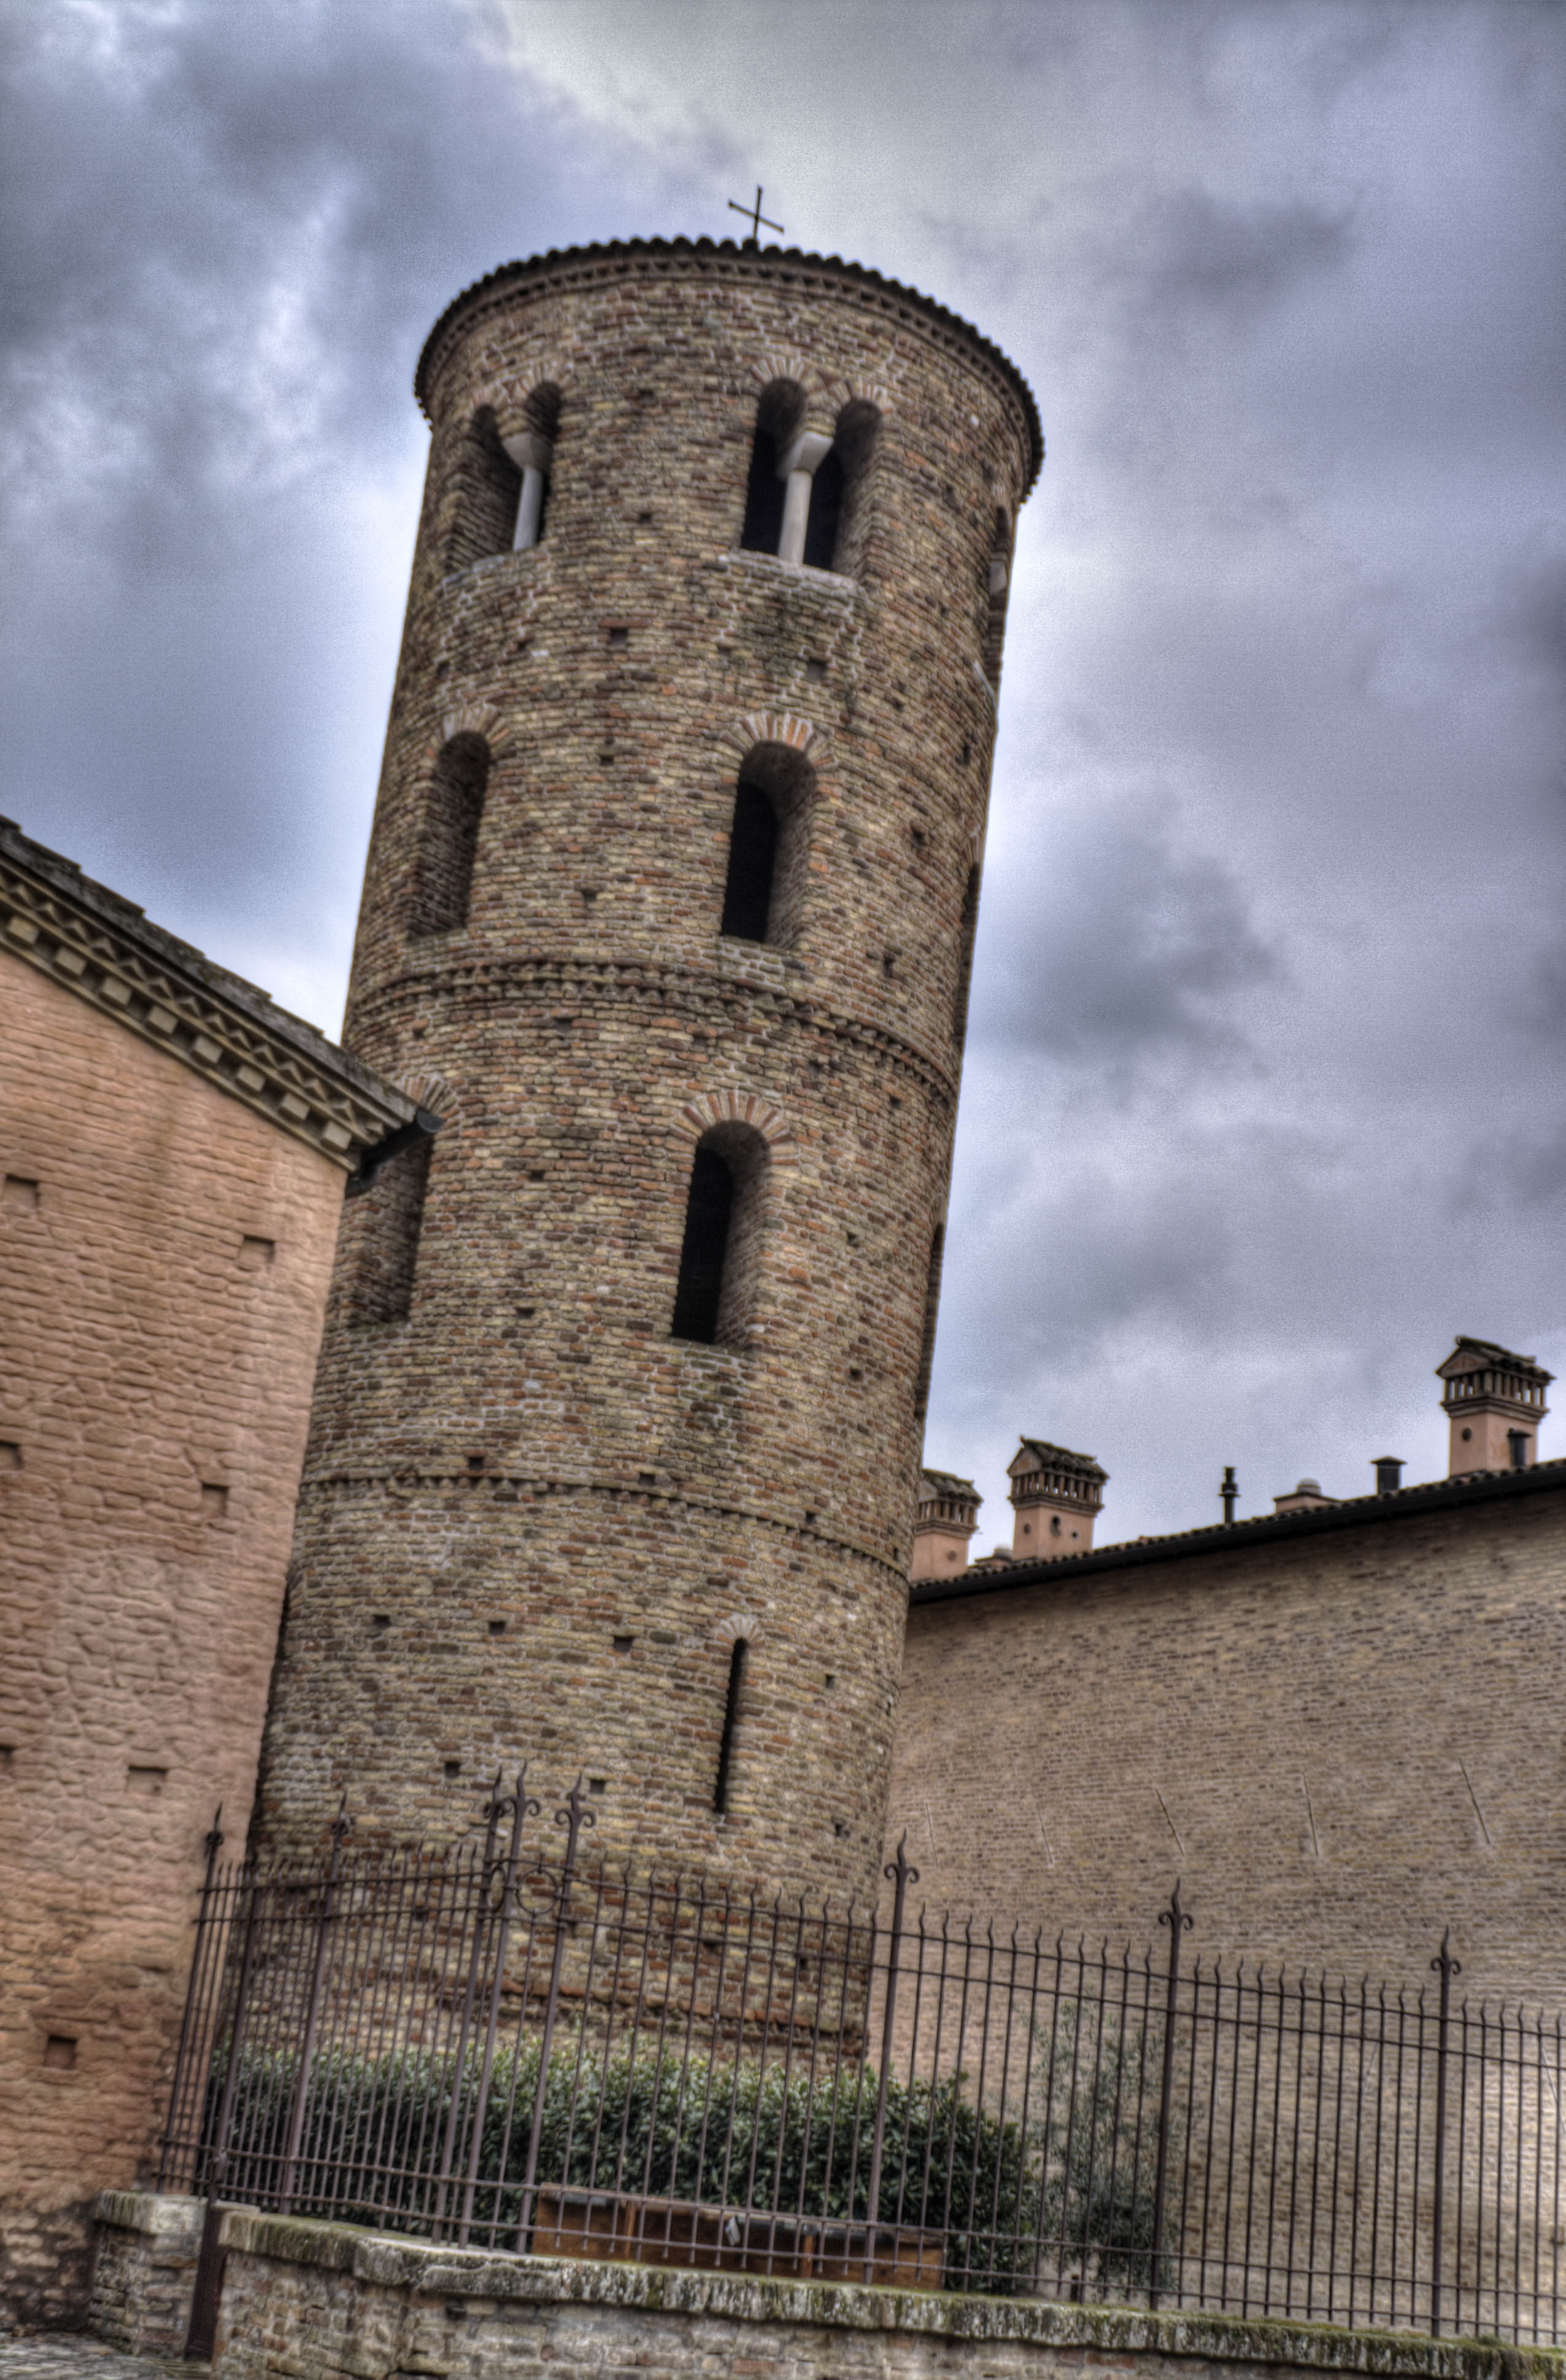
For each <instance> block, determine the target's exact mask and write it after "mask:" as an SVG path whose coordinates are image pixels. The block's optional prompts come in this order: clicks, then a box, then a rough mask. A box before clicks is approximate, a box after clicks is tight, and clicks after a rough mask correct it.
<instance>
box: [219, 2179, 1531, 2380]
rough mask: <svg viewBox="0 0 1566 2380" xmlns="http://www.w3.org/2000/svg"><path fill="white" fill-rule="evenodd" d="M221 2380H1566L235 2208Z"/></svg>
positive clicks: (1364, 2348) (1233, 2329)
mask: <svg viewBox="0 0 1566 2380" xmlns="http://www.w3.org/2000/svg"><path fill="white" fill-rule="evenodd" d="M222 2237H223V2240H224V2241H225V2246H226V2252H227V2261H226V2265H225V2277H224V2287H223V2300H222V2306H221V2311H220V2314H219V2321H218V2331H217V2341H216V2349H215V2353H214V2357H213V2363H212V2374H213V2380H328V2375H331V2376H332V2380H336V2375H338V2374H345V2373H348V2374H353V2375H354V2380H393V2375H395V2374H423V2375H427V2380H436V2375H439V2380H492V2375H493V2374H500V2373H504V2374H506V2375H507V2380H547V2376H548V2375H553V2374H560V2373H570V2374H603V2375H605V2380H609V2375H614V2374H625V2373H627V2372H633V2371H634V2372H637V2373H640V2374H648V2375H649V2380H687V2375H688V2380H698V2375H699V2380H707V2375H710V2374H714V2373H722V2374H734V2375H739V2380H1068V2375H1069V2380H1087V2375H1092V2374H1111V2373H1112V2374H1120V2375H1122V2380H1293V2375H1295V2374H1301V2375H1303V2374H1305V2373H1319V2372H1333V2373H1341V2374H1350V2373H1355V2374H1367V2375H1368V2374H1376V2375H1378V2380H1561V2375H1562V2374H1566V2356H1563V2355H1561V2354H1560V2353H1557V2352H1553V2351H1540V2350H1520V2349H1516V2348H1500V2347H1498V2346H1496V2345H1494V2344H1489V2345H1479V2344H1475V2343H1471V2342H1468V2341H1463V2340H1442V2341H1439V2342H1438V2341H1436V2340H1433V2339H1428V2338H1418V2337H1414V2336H1410V2335H1407V2334H1402V2333H1391V2332H1368V2331H1366V2332H1355V2331H1348V2330H1330V2329H1326V2328H1321V2327H1310V2326H1306V2325H1303V2324H1298V2323H1286V2322H1264V2321H1254V2322H1244V2321H1241V2320H1237V2319H1234V2318H1232V2317H1225V2316H1222V2315H1201V2314H1157V2313H1139V2312H1135V2311H1133V2310H1129V2309H1113V2310H1110V2309H1096V2308H1093V2307H1088V2306H1060V2305H1050V2304H1046V2303H1043V2302H1041V2301H1037V2300H1027V2299H1000V2298H976V2297H963V2296H960V2295H947V2294H942V2293H938V2292H934V2291H911V2290H908V2291H898V2290H892V2289H865V2288H856V2287H855V2288H847V2287H839V2286H832V2285H825V2284H819V2283H811V2282H803V2281H782V2280H768V2279H760V2278H753V2277H748V2276H742V2275H738V2274H723V2273H696V2272H679V2271H675V2270H672V2269H668V2268H662V2267H661V2268H652V2267H649V2266H645V2265H598V2264H588V2263H571V2262H567V2261H564V2260H560V2259H552V2258H545V2257H534V2256H488V2255H484V2254H481V2253H478V2252H476V2251H465V2250H460V2249H445V2248H431V2247H428V2246H424V2245H422V2244H419V2243H417V2242H413V2241H409V2240H396V2239H392V2238H388V2237H386V2236H384V2235H381V2234H376V2233H372V2232H366V2231H354V2230H350V2229H348V2228H346V2227H341V2226H333V2225H328V2224H316V2223H305V2222H299V2221H292V2220H288V2221H285V2220H282V2219H279V2218H277V2217H273V2216H260V2215H255V2214H251V2213H249V2212H246V2211H244V2210H240V2209H231V2210H230V2211H229V2212H228V2213H227V2214H226V2215H225V2216H224V2218H223V2233H222Z"/></svg>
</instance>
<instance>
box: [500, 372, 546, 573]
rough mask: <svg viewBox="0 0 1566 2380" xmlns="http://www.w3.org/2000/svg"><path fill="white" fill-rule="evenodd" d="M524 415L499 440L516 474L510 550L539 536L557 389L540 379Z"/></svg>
mask: <svg viewBox="0 0 1566 2380" xmlns="http://www.w3.org/2000/svg"><path fill="white" fill-rule="evenodd" d="M526 416H527V419H526V421H525V423H524V426H523V427H522V428H521V429H519V430H516V431H508V432H507V433H506V435H505V437H504V439H503V440H502V441H501V443H502V444H503V445H504V448H505V451H506V454H507V455H508V457H509V458H510V460H511V462H512V463H513V464H514V465H515V467H516V472H517V475H518V484H517V492H516V515H515V517H514V519H513V522H512V532H511V540H510V542H511V549H512V552H513V553H528V552H529V551H530V549H531V548H532V547H533V546H535V545H538V544H539V543H540V541H541V540H542V538H543V533H544V523H545V519H546V516H547V514H548V511H549V490H550V480H551V476H552V472H553V469H554V442H555V439H556V437H557V436H558V435H559V431H560V391H559V390H558V388H556V387H555V385H554V383H553V382H552V381H541V382H540V383H539V386H538V387H537V388H536V389H534V390H533V391H532V393H531V395H529V396H528V403H527V407H526Z"/></svg>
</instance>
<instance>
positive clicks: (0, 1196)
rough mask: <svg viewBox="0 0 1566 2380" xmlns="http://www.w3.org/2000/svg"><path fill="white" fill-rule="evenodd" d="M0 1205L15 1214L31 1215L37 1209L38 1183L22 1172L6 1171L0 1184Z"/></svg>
mask: <svg viewBox="0 0 1566 2380" xmlns="http://www.w3.org/2000/svg"><path fill="white" fill-rule="evenodd" d="M0 1206H3V1207H5V1208H8V1210H9V1211H10V1212H11V1213H12V1214H15V1215H31V1214H33V1213H35V1212H36V1211H37V1207H38V1184H37V1183H36V1182H30V1181H29V1180H28V1179H27V1176H26V1175H25V1174H23V1173H7V1174H6V1180H5V1183H4V1184H3V1185H0Z"/></svg>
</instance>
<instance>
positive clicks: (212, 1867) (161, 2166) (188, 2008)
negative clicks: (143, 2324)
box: [158, 1802, 224, 2190]
mask: <svg viewBox="0 0 1566 2380" xmlns="http://www.w3.org/2000/svg"><path fill="white" fill-rule="evenodd" d="M222 1819H223V1803H221V1802H220V1803H218V1805H217V1808H216V1809H215V1810H214V1811H213V1813H212V1825H211V1826H210V1827H209V1828H208V1829H207V1834H206V1839H205V1841H204V1843H203V1845H202V1848H203V1850H204V1851H205V1852H206V1854H207V1865H206V1873H205V1874H204V1876H202V1878H201V1906H200V1910H199V1911H198V1912H197V1914H196V1941H195V1947H194V1949H192V1950H191V1953H190V1980H189V1982H188V1985H186V1987H185V2014H184V2015H183V2016H182V2017H181V2019H180V2021H179V2047H178V2048H177V2050H176V2052H175V2058H174V2081H173V2083H171V2084H170V2086H169V2095H168V2130H167V2131H165V2132H164V2137H163V2141H162V2143H161V2145H162V2148H163V2155H162V2156H161V2157H160V2158H159V2160H158V2188H159V2189H160V2190H162V2188H163V2186H164V2181H165V2180H167V2178H168V2153H169V2148H170V2146H171V2144H172V2142H173V2137H174V2127H175V2121H176V2117H177V2115H178V2112H179V2094H180V2090H181V2088H182V2086H183V2084H184V2081H185V2059H186V2055H187V2053H188V2049H189V2046H190V2028H191V2026H192V2024H193V2023H194V2022H195V2016H196V1995H197V1993H198V1992H199V1991H200V1987H201V1982H202V1970H203V1965H204V1957H205V1951H206V1941H207V1927H208V1925H210V1924H211V1923H212V1887H213V1880H214V1878H215V1877H216V1875H217V1855H218V1853H219V1852H220V1851H221V1850H222V1849H223V1845H224V1833H223V1826H222Z"/></svg>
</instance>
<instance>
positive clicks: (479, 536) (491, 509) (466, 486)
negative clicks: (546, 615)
mask: <svg viewBox="0 0 1566 2380" xmlns="http://www.w3.org/2000/svg"><path fill="white" fill-rule="evenodd" d="M452 480H453V487H452V496H451V521H450V527H449V529H448V531H447V536H446V556H445V566H446V568H447V569H448V570H466V569H467V565H469V563H474V562H482V561H483V559H484V557H485V555H486V554H491V553H506V552H507V551H508V550H509V548H510V545H511V538H512V531H513V529H514V528H515V527H516V507H517V504H518V502H519V500H520V498H521V494H522V474H521V472H520V471H519V470H518V469H517V468H516V464H515V463H514V462H513V461H512V459H511V457H510V455H508V454H507V453H506V451H505V448H504V445H503V444H502V443H501V437H500V432H499V431H498V430H497V429H496V427H495V417H494V415H493V413H492V411H491V409H490V407H488V406H483V407H480V410H479V411H478V412H477V413H476V414H475V415H474V416H473V419H472V420H471V421H470V422H469V423H468V425H467V430H466V431H465V432H464V434H463V435H462V437H461V438H460V439H459V440H458V441H457V446H456V454H455V460H454V463H453V467H452Z"/></svg>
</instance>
